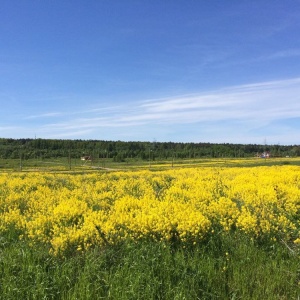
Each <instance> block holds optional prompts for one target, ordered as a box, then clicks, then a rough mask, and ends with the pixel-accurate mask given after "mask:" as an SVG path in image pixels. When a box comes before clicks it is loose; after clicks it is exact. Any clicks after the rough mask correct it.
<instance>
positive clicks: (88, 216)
mask: <svg viewBox="0 0 300 300" xmlns="http://www.w3.org/2000/svg"><path fill="white" fill-rule="evenodd" d="M299 228H300V170H299V167H294V166H273V167H249V168H248V167H245V168H242V167H240V168H217V167H216V168H210V167H202V168H189V169H184V168H182V169H172V170H167V171H157V172H150V171H131V172H111V173H102V172H99V173H96V172H95V173H89V174H54V173H2V174H0V233H5V232H9V231H10V230H15V231H16V232H17V233H18V235H19V238H23V239H29V241H30V242H31V243H32V245H34V244H36V243H46V244H47V245H48V246H49V249H50V251H51V252H52V253H53V254H55V255H57V254H64V253H66V252H68V251H73V252H76V251H78V252H81V251H85V250H86V249H88V248H90V247H92V246H93V245H95V244H98V245H100V246H101V245H103V246H104V245H106V244H115V243H118V242H119V241H121V240H124V239H133V240H139V239H144V238H147V239H154V240H157V241H166V242H167V241H173V240H174V239H176V240H178V241H180V242H182V243H183V244H185V243H186V244H197V243H199V242H201V241H202V240H203V239H205V238H206V237H210V236H212V235H214V234H226V233H227V232H228V231H241V232H243V233H245V234H247V235H249V236H250V237H251V238H253V239H268V240H273V241H276V240H278V239H282V240H284V241H288V242H290V241H292V242H295V243H299V242H300V235H299Z"/></svg>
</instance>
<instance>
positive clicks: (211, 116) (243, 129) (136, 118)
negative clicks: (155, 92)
mask: <svg viewBox="0 0 300 300" xmlns="http://www.w3.org/2000/svg"><path fill="white" fill-rule="evenodd" d="M39 116H46V117H47V120H48V121H47V122H45V120H44V122H43V124H42V125H40V126H37V125H36V123H32V127H33V126H35V129H34V132H36V134H37V135H38V136H45V137H47V136H48V137H53V138H55V137H65V138H71V137H74V138H76V137H79V136H85V135H88V136H93V135H94V136H96V135H97V133H98V132H105V133H107V134H113V136H112V137H111V139H118V138H120V137H123V136H124V135H127V136H130V134H131V133H132V134H138V131H140V132H144V133H145V134H146V135H147V136H149V135H150V136H151V135H153V134H151V131H152V132H153V133H155V132H154V131H155V130H157V129H159V131H161V132H165V134H167V133H168V132H170V131H172V130H173V128H176V130H178V129H180V128H184V130H186V131H187V135H189V136H191V135H192V134H193V133H194V135H195V138H196V136H197V130H200V129H197V128H200V127H201V132H202V133H203V134H204V133H206V134H207V135H209V136H208V137H207V138H206V140H207V141H210V140H212V139H217V138H218V134H220V135H222V134H223V133H222V132H224V133H225V132H226V133H228V138H230V135H232V136H233V135H234V133H233V132H234V130H235V128H236V126H239V131H240V137H242V136H245V135H247V134H249V136H250V135H251V134H252V135H253V133H255V132H256V131H261V129H262V128H267V127H268V126H271V124H273V125H272V126H274V124H277V125H276V126H277V127H278V130H277V133H278V132H280V129H279V128H282V134H284V133H283V132H284V131H286V125H280V121H281V120H286V119H290V118H300V78H293V79H288V80H278V81H268V82H259V83H253V84H247V85H239V86H232V87H226V88H223V89H219V90H215V91H209V92H202V93H199V94H187V95H182V96H178V97H170V98H168V97H164V98H158V99H146V100H140V101H135V102H132V103H131V104H128V102H127V104H126V105H116V106H109V105H108V106H107V107H105V106H103V104H102V105H101V107H97V106H96V104H95V103H93V105H91V107H86V109H85V110H81V111H71V112H69V113H68V115H66V114H65V113H62V112H57V113H43V114H40V115H39ZM28 119H30V118H28ZM31 119H32V122H34V121H35V120H34V118H33V116H31ZM196 124H197V126H195V125H196ZM27 126H28V124H27ZM29 126H30V125H29ZM27 129H28V128H27ZM174 130H175V129H174ZM181 130H183V129H181ZM27 132H29V130H27ZM31 132H32V130H31ZM157 133H158V134H159V132H157ZM290 134H291V135H294V133H293V132H292V131H291V132H290ZM235 136H236V134H235ZM274 136H275V135H274ZM220 138H223V139H224V137H223V136H222V137H220ZM279 138H280V137H279V136H278V135H276V139H279ZM132 139H138V137H136V138H135V136H132ZM225 140H226V139H225Z"/></svg>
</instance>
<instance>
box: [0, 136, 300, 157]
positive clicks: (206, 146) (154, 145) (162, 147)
mask: <svg viewBox="0 0 300 300" xmlns="http://www.w3.org/2000/svg"><path fill="white" fill-rule="evenodd" d="M264 152H268V153H270V156H271V157H285V156H300V146H299V145H290V146H283V145H278V144H277V145H258V144H229V143H223V144H214V143H174V142H123V141H101V140H59V139H8V138H0V158H2V159H8V158H11V159H16V158H20V157H22V159H30V158H40V159H49V158H60V157H70V158H80V157H82V156H90V157H91V158H92V159H98V158H108V159H113V160H114V161H120V162H121V161H126V160H127V159H140V160H149V159H150V160H164V159H172V158H175V159H193V158H201V157H210V158H219V157H231V158H234V157H253V156H256V155H261V154H262V153H264Z"/></svg>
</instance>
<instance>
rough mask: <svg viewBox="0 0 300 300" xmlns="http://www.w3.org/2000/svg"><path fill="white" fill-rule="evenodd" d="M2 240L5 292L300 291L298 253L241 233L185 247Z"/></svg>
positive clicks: (6, 295)
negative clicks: (70, 251)
mask: <svg viewBox="0 0 300 300" xmlns="http://www.w3.org/2000/svg"><path fill="white" fill-rule="evenodd" d="M13 235H14V233H11V234H10V236H9V235H8V236H5V237H2V238H1V240H0V299H6V300H9V299H14V300H15V299H74V300H75V299H82V300H88V299H118V300H119V299H170V300H173V299H180V300H181V299H191V300H192V299H243V300H244V299H249V300H250V299H251V300H252V299H265V300H268V299H270V300H271V299H272V300H274V299H289V300H290V299H299V297H300V285H299V281H300V264H299V253H297V252H293V251H291V249H289V248H288V247H286V245H284V244H282V243H277V244H263V245H258V244H257V243H254V242H252V241H251V240H249V239H248V238H246V237H244V236H241V235H239V234H232V235H227V236H222V237H218V238H213V239H211V240H207V241H206V242H204V243H203V244H201V245H197V246H190V247H189V248H184V247H183V246H182V245H180V244H163V243H155V242H150V241H140V242H138V243H133V242H124V243H123V244H120V245H115V246H109V247H106V248H103V249H99V248H94V249H92V250H90V251H88V252H87V253H85V254H82V255H78V254H76V255H69V257H67V258H59V257H53V256H51V255H49V254H48V249H45V248H42V247H41V248H31V247H30V246H29V245H28V244H27V243H26V241H18V240H17V239H14V238H13Z"/></svg>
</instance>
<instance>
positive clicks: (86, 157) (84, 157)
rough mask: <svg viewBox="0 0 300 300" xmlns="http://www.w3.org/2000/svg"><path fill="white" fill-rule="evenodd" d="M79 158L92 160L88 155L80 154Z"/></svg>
mask: <svg viewBox="0 0 300 300" xmlns="http://www.w3.org/2000/svg"><path fill="white" fill-rule="evenodd" d="M81 160H92V157H91V156H90V155H85V156H81Z"/></svg>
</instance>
